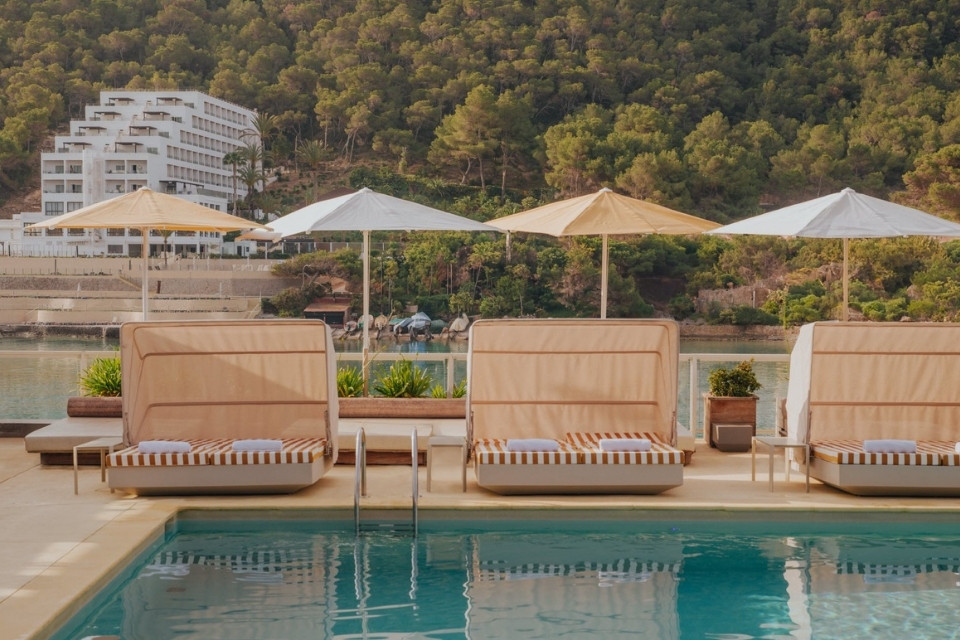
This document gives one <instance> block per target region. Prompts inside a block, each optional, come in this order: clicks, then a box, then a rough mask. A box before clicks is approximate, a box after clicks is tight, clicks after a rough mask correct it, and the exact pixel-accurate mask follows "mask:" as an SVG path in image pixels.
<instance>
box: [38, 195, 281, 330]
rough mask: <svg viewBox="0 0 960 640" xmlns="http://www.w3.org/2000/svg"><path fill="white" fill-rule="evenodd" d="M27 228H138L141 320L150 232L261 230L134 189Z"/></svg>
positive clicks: (193, 205)
mask: <svg viewBox="0 0 960 640" xmlns="http://www.w3.org/2000/svg"><path fill="white" fill-rule="evenodd" d="M27 228H28V229H139V230H140V234H141V237H142V246H143V249H142V253H143V256H142V257H143V279H142V282H141V285H140V288H141V297H142V300H143V319H144V320H146V319H147V313H148V307H149V305H148V303H147V290H148V287H147V272H148V270H149V269H148V261H149V257H150V245H149V236H150V231H153V230H158V231H220V232H225V231H239V230H242V229H253V228H261V229H262V228H264V227H263V225H259V224H257V223H256V222H252V221H250V220H244V219H243V218H238V217H236V216H232V215H230V214H227V213H223V212H222V211H217V210H216V209H211V208H210V207H205V206H203V205H201V204H196V203H194V202H190V201H189V200H184V199H183V198H178V197H177V196H171V195H167V194H165V193H160V192H157V191H153V190H152V189H146V188H143V189H137V190H136V191H132V192H130V193H128V194H126V195H122V196H119V197H117V198H111V199H110V200H103V201H101V202H97V203H95V204H91V205H88V206H86V207H83V208H82V209H77V210H76V211H71V212H70V213H65V214H63V215H60V216H57V217H55V218H50V219H49V220H44V221H43V222H38V223H36V224H32V225H30V226H29V227H27Z"/></svg>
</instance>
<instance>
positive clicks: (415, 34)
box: [0, 0, 960, 323]
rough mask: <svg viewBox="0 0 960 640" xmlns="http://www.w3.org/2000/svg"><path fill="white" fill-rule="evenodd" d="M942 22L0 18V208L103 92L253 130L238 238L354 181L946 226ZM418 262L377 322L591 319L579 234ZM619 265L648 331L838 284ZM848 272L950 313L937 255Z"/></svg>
mask: <svg viewBox="0 0 960 640" xmlns="http://www.w3.org/2000/svg"><path fill="white" fill-rule="evenodd" d="M958 11H960V7H958V6H957V1H956V0H906V1H893V0H876V1H874V2H870V3H863V2H860V1H859V0H811V1H809V2H802V3H797V2H795V1H793V0H729V1H727V2H722V3H704V2H701V1H700V0H655V1H653V2H629V1H627V2H624V1H620V0H589V1H587V2H584V1H583V0H555V1H553V2H525V1H522V0H482V1H480V2H459V1H453V0H439V1H436V0H430V1H427V0H411V1H403V0H381V1H379V2H359V3H358V2H353V1H348V0H305V1H302V2H295V3H291V2H278V1H276V0H265V1H263V2H244V1H239V2H238V1H234V0H231V1H227V0H169V1H167V0H165V1H162V2H161V1H160V0H144V1H140V0H138V1H137V2H131V1H130V0H98V2H96V3H89V4H84V3H76V2H70V1H67V0H38V1H36V2H30V3H24V2H22V1H16V0H0V95H2V96H3V99H2V100H0V207H2V208H3V209H2V210H3V211H4V212H5V213H6V214H9V213H10V212H13V211H16V210H23V209H25V208H35V207H36V204H34V203H35V202H36V189H35V187H34V186H32V184H33V183H32V181H34V180H35V179H36V177H37V171H38V163H37V162H36V151H37V149H39V148H41V147H42V145H43V144H44V143H45V141H47V140H49V136H50V135H51V134H52V133H53V132H54V131H56V130H58V129H59V128H61V127H63V126H64V124H65V123H66V122H68V121H69V119H70V118H72V117H77V116H78V115H80V114H81V113H82V112H83V108H84V105H87V104H90V103H92V102H94V101H96V100H97V96H98V92H99V91H100V90H101V89H102V88H105V87H124V88H128V89H138V88H145V87H149V88H161V89H164V88H168V89H171V90H172V89H178V88H183V89H187V88H189V89H200V90H203V91H206V92H208V93H210V94H212V95H215V96H217V97H219V98H223V99H226V100H229V101H232V102H235V103H237V104H241V105H243V106H245V107H249V108H255V109H257V110H258V112H259V117H258V119H257V122H256V123H255V129H256V131H252V132H251V136H250V139H251V141H252V144H251V149H250V150H245V153H246V152H247V151H249V152H250V154H251V155H250V156H249V157H251V158H254V159H255V160H254V161H252V162H247V163H246V165H244V168H246V169H249V171H245V177H244V181H247V180H250V182H249V186H250V188H251V190H252V192H253V193H252V196H251V197H250V198H249V199H248V201H246V202H244V203H243V207H244V209H246V211H247V213H248V215H253V213H254V212H256V211H260V210H262V211H266V212H268V213H272V214H281V215H282V214H284V213H287V212H289V211H291V210H293V209H296V208H298V207H299V206H302V205H303V204H306V203H307V202H310V201H312V199H313V198H314V197H315V196H316V195H317V194H319V193H323V192H326V191H329V190H331V189H333V188H336V187H343V186H351V187H354V188H355V187H358V186H370V187H372V188H377V189H378V190H381V191H384V192H388V193H391V194H394V195H401V196H403V197H409V198H414V199H417V200H420V201H424V202H428V203H430V204H433V205H434V206H438V207H441V208H444V209H447V210H450V211H454V212H456V213H460V214H464V215H469V216H471V217H474V218H475V219H480V220H486V219H490V218H493V217H497V216H501V215H504V214H507V213H512V212H515V211H518V210H520V209H522V208H528V207H531V206H534V205H536V204H538V203H542V202H545V201H550V200H553V199H556V198H560V197H568V196H573V195H580V194H584V193H588V192H592V191H595V190H596V189H598V188H600V187H603V186H610V187H612V188H614V189H616V190H618V191H620V192H622V193H626V194H628V195H631V196H634V197H638V198H642V199H646V200H650V201H653V202H657V203H660V204H663V205H666V206H668V207H671V208H674V209H677V210H680V211H684V212H687V213H691V214H694V215H697V216H700V217H704V218H709V219H711V220H716V221H720V222H727V221H730V220H734V219H739V218H743V217H746V216H748V215H752V214H755V213H758V212H760V211H761V210H763V209H767V208H773V207H778V206H781V205H785V204H789V203H793V202H799V201H802V200H806V199H808V198H812V197H816V196H818V195H824V194H827V193H831V192H835V191H839V190H840V189H841V188H844V187H852V188H854V189H856V190H858V191H861V192H864V193H869V194H871V195H876V196H880V197H884V198H890V199H895V200H898V201H902V202H905V203H908V204H911V205H912V206H916V207H920V208H923V209H924V210H926V211H930V212H932V213H935V214H937V215H941V216H945V217H950V218H956V217H958V215H960V197H958V196H957V194H958V193H960V87H958V85H957V82H956V76H957V74H956V68H957V65H958V63H960V40H958V38H960V23H958V22H957V20H956V15H957V14H958ZM261 163H262V164H261ZM258 165H259V166H263V167H264V171H265V173H266V175H258V171H257V170H256V167H257V166H258ZM294 175H296V176H300V178H299V180H298V181H297V182H294V181H292V180H291V179H290V176H294ZM272 177H276V178H277V182H276V183H275V184H274V185H272V186H271V187H270V188H269V189H267V190H266V191H262V190H260V189H259V187H258V186H257V185H259V184H260V183H261V182H262V180H263V179H264V178H268V179H269V178H272ZM21 198H22V199H24V200H22V201H21V202H15V200H17V199H21ZM407 240H410V239H407ZM414 240H415V241H414V242H413V243H412V244H410V243H408V244H407V245H406V246H405V247H403V248H400V247H395V248H391V249H390V254H389V255H388V256H385V258H386V259H387V260H388V261H389V262H391V264H395V265H398V266H397V268H398V271H397V273H395V274H389V273H386V271H385V273H384V275H383V282H382V283H381V288H382V295H383V296H384V297H385V298H386V299H387V301H388V302H387V304H388V305H389V304H402V302H401V301H398V300H396V298H395V297H393V295H391V294H393V293H396V295H397V296H402V297H403V298H404V300H403V302H408V301H409V300H410V299H416V300H421V301H422V300H423V299H425V298H430V297H431V296H436V297H437V299H436V300H433V301H430V300H427V301H426V302H424V304H428V305H436V306H437V307H438V308H442V309H444V310H445V312H448V313H454V312H455V311H458V310H461V309H467V310H468V311H470V312H475V311H479V310H481V308H482V312H483V313H484V314H488V315H494V316H496V315H510V314H512V315H525V314H528V313H551V314H560V313H568V314H587V313H592V312H593V310H595V308H596V304H597V301H596V299H595V298H596V296H595V295H594V291H595V288H596V285H595V282H596V279H597V269H596V266H595V264H596V259H597V252H598V248H597V246H596V243H595V242H593V241H592V240H591V239H585V240H571V241H561V242H560V243H557V242H554V241H543V240H542V239H529V240H521V241H520V243H519V248H520V249H522V250H523V251H520V250H518V251H516V252H515V255H517V256H519V257H518V258H516V259H515V261H514V262H513V263H512V264H507V263H506V261H505V260H504V255H505V251H504V250H503V248H502V245H497V244H496V243H493V242H490V243H488V242H477V243H474V244H473V245H471V246H469V247H467V248H464V246H463V243H462V240H461V241H458V242H453V241H451V242H449V243H446V244H444V246H438V245H439V244H443V243H442V241H433V242H431V241H430V240H427V239H424V240H422V241H421V240H420V239H419V238H415V239H414ZM617 245H618V246H617V247H616V252H617V254H618V255H617V256H616V259H615V260H613V265H614V269H613V271H614V273H613V274H612V276H613V280H612V282H611V286H612V288H613V289H615V290H614V291H613V292H612V293H613V300H612V304H613V306H614V308H615V309H616V311H615V312H614V313H618V314H623V315H643V314H648V313H651V312H652V309H651V308H650V307H649V305H648V304H647V302H646V298H647V297H656V296H655V295H654V294H653V292H652V291H651V292H650V293H647V292H646V291H644V289H643V287H644V285H643V279H644V278H670V279H678V280H680V281H682V282H684V283H685V287H684V291H683V293H682V294H680V295H678V296H675V299H671V300H670V301H669V312H670V313H671V314H674V315H683V314H688V313H692V309H693V308H694V302H695V298H696V297H697V295H698V292H699V291H700V290H703V289H717V288H727V287H731V286H738V285H751V284H753V283H756V282H760V281H763V282H770V283H772V284H773V285H774V286H773V288H774V289H775V290H776V291H775V293H776V296H773V297H772V298H771V302H770V303H769V305H765V307H766V309H765V311H764V312H765V313H768V314H773V315H776V316H777V317H778V318H779V320H780V321H781V322H784V323H795V322H798V321H803V320H804V319H810V318H818V317H832V314H834V313H835V309H836V305H837V294H836V285H837V283H836V280H835V279H834V278H829V277H828V278H825V277H822V276H821V275H820V274H821V272H820V271H819V269H821V268H826V269H827V272H828V273H833V271H835V269H833V266H834V265H836V264H837V263H838V262H839V256H838V255H837V250H836V248H835V247H834V246H833V245H830V244H829V243H802V242H801V243H794V244H785V243H784V242H783V241H780V240H776V239H769V240H761V241H752V240H744V241H740V240H738V241H735V242H729V241H725V240H720V239H699V240H684V239H678V240H670V241H663V240H657V239H642V240H641V239H625V240H624V241H622V242H618V243H617ZM557 249H559V251H557ZM418 250H419V251H420V252H421V253H420V254H416V251H418ZM854 254H855V255H854V261H855V264H854V271H855V273H854V278H855V279H857V282H856V283H855V284H856V286H855V287H854V292H853V294H852V295H853V296H854V302H855V304H856V305H857V307H858V308H862V309H864V313H867V315H868V316H870V317H883V318H890V319H898V318H899V317H902V316H909V317H915V318H937V319H941V318H949V317H954V316H955V315H956V314H957V311H958V309H957V307H958V305H960V302H958V299H960V296H958V295H956V292H955V291H954V290H953V288H952V285H951V282H952V281H953V279H954V278H955V276H956V274H957V272H958V260H960V252H958V251H956V250H954V249H953V248H952V247H951V246H933V245H929V244H927V243H923V242H893V241H892V242H876V243H870V244H869V245H864V246H863V247H862V248H861V247H855V248H854ZM344 260H345V261H346V266H345V267H344V268H346V269H348V270H350V269H354V268H355V259H354V258H352V257H345V258H344ZM439 292H443V293H439ZM921 303H922V304H921ZM791 305H797V307H796V308H792V307H791ZM871 305H872V307H871ZM741 306H742V305H741ZM723 311H724V310H723V309H718V310H714V311H711V312H710V313H711V314H712V316H711V317H712V318H714V319H722V318H725V317H727V316H724V315H723V313H722V312H723ZM868 312H869V313H868ZM731 313H734V315H736V313H739V312H738V311H737V310H736V309H734V310H733V311H731ZM751 313H752V312H751ZM871 314H872V315H871ZM728 315H729V314H728ZM737 317H738V318H740V320H738V321H740V322H746V321H747V320H749V319H750V318H752V319H753V320H757V318H756V317H753V316H750V314H749V313H748V314H746V315H745V316H742V317H741V316H737ZM760 319H761V320H763V321H770V318H769V317H766V316H764V317H762V318H760ZM774 321H776V320H774Z"/></svg>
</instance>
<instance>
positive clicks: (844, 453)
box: [810, 440, 957, 467]
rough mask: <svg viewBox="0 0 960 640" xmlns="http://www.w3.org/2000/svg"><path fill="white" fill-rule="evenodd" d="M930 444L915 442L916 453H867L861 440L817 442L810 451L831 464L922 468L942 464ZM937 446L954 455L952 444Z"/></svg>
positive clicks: (812, 444) (937, 449) (813, 443)
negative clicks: (945, 447) (946, 447)
mask: <svg viewBox="0 0 960 640" xmlns="http://www.w3.org/2000/svg"><path fill="white" fill-rule="evenodd" d="M930 444H932V443H930V442H924V441H919V442H917V452H916V453H867V452H866V451H864V450H863V441H862V440H819V441H816V442H811V443H810V451H811V455H812V456H813V457H814V458H818V459H820V460H823V461H825V462H831V463H833V464H860V465H888V466H891V465H892V466H924V467H936V466H940V465H941V464H944V463H943V462H942V457H941V451H940V447H937V448H933V447H930V446H929V445H930ZM939 444H944V445H949V453H950V454H951V455H953V454H954V451H953V443H939ZM944 453H946V452H944ZM953 464H957V463H956V462H954V463H953Z"/></svg>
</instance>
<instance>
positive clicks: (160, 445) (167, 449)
mask: <svg viewBox="0 0 960 640" xmlns="http://www.w3.org/2000/svg"><path fill="white" fill-rule="evenodd" d="M190 448H191V447H190V443H189V442H184V441H182V440H143V441H142V442H138V443H137V451H138V452H139V453H190Z"/></svg>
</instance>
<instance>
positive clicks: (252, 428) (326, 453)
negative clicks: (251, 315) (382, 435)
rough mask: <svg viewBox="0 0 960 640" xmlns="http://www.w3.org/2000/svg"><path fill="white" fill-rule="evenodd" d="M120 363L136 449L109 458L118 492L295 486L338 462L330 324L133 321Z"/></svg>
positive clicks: (128, 433)
mask: <svg viewBox="0 0 960 640" xmlns="http://www.w3.org/2000/svg"><path fill="white" fill-rule="evenodd" d="M120 359H121V368H122V372H123V437H124V444H125V445H127V448H126V449H124V450H121V451H118V452H116V453H113V454H111V455H110V456H109V457H108V468H109V485H110V487H111V488H118V489H123V490H127V491H131V492H134V493H138V494H183V493H287V492H292V491H296V490H298V489H301V488H303V487H306V486H308V485H311V484H313V483H315V482H317V480H319V479H320V477H321V476H323V475H324V473H326V472H327V470H328V469H329V468H330V467H331V466H332V465H333V464H334V463H335V462H336V459H337V449H336V442H337V437H336V436H337V413H338V412H337V388H336V368H335V367H336V359H335V356H334V351H333V341H332V338H331V335H330V330H329V328H328V327H327V325H326V324H324V323H323V322H320V321H315V320H241V321H184V322H177V321H174V322H131V323H126V324H124V325H123V326H122V327H121V329H120ZM184 443H189V444H186V445H185V444H184ZM178 449H181V451H177V450H178ZM183 449H189V450H188V451H184V450H183Z"/></svg>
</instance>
